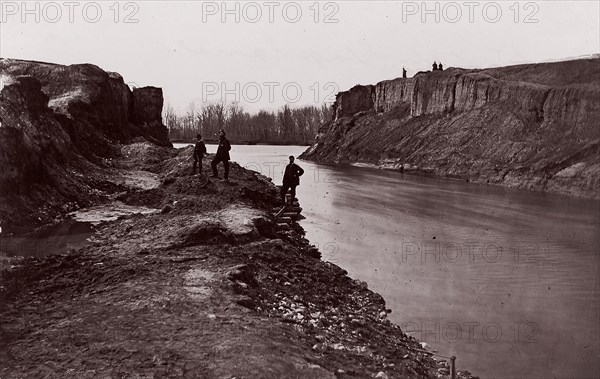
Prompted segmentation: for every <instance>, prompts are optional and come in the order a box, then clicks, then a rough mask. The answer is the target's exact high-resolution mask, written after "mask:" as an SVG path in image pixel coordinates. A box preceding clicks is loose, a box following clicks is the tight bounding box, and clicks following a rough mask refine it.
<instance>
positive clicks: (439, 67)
mask: <svg viewBox="0 0 600 379" xmlns="http://www.w3.org/2000/svg"><path fill="white" fill-rule="evenodd" d="M438 70H440V71H444V66H443V65H442V62H440V64H438Z"/></svg>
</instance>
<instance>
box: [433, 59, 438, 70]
mask: <svg viewBox="0 0 600 379" xmlns="http://www.w3.org/2000/svg"><path fill="white" fill-rule="evenodd" d="M437 69H438V65H437V63H435V61H433V71H437Z"/></svg>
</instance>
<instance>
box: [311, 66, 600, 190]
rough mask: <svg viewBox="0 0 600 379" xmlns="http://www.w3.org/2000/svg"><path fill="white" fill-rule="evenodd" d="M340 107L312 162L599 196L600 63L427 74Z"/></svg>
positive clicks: (345, 97)
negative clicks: (421, 173)
mask: <svg viewBox="0 0 600 379" xmlns="http://www.w3.org/2000/svg"><path fill="white" fill-rule="evenodd" d="M334 110H335V112H334V119H333V120H332V121H331V122H329V123H327V124H326V125H324V126H323V127H322V129H321V130H320V133H319V135H318V136H317V139H316V141H315V144H314V145H313V146H311V147H310V148H309V149H308V150H307V151H306V152H305V153H304V155H303V157H304V158H307V159H313V160H316V161H321V162H335V163H365V164H370V165H375V166H377V167H381V168H389V169H398V170H409V171H410V170H412V171H418V172H428V173H433V174H435V175H440V176H447V177H452V178H461V179H465V180H470V181H475V182H489V183H496V184H501V185H506V186H511V187H518V188H526V189H531V190H539V191H550V192H557V193H565V194H571V195H576V196H583V197H595V198H598V197H599V195H598V193H599V192H600V191H598V189H599V188H600V175H599V174H600V130H599V128H598V126H597V125H598V123H599V121H600V61H599V60H598V59H588V60H579V61H571V62H560V63H548V64H539V65H522V66H512V67H504V68H496V69H488V70H463V69H455V68H453V69H449V70H446V71H444V72H440V71H436V72H429V73H420V74H418V75H416V76H415V77H413V78H407V79H395V80H389V81H383V82H380V83H378V84H376V85H371V86H357V87H354V88H352V89H351V90H349V91H347V92H342V93H340V94H338V96H337V98H336V103H335V104H334Z"/></svg>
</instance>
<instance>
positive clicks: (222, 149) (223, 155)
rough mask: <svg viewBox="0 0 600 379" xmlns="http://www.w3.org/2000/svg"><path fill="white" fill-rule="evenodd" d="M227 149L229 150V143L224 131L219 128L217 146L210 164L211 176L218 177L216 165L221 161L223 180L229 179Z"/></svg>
mask: <svg viewBox="0 0 600 379" xmlns="http://www.w3.org/2000/svg"><path fill="white" fill-rule="evenodd" d="M229 150H231V144H230V143H229V140H228V139H227V138H225V131H224V130H223V129H221V130H220V131H219V147H218V148H217V154H216V155H215V158H214V159H213V160H212V162H211V163H210V165H211V166H212V170H213V178H218V177H219V172H218V171H217V165H218V164H219V163H220V162H223V167H224V168H225V176H224V178H225V180H229V159H230V157H229Z"/></svg>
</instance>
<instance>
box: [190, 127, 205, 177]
mask: <svg viewBox="0 0 600 379" xmlns="http://www.w3.org/2000/svg"><path fill="white" fill-rule="evenodd" d="M204 154H206V145H205V144H204V141H202V136H201V135H200V134H196V146H194V166H193V168H192V175H194V174H195V173H196V166H197V165H198V162H200V172H199V173H200V175H202V158H204Z"/></svg>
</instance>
